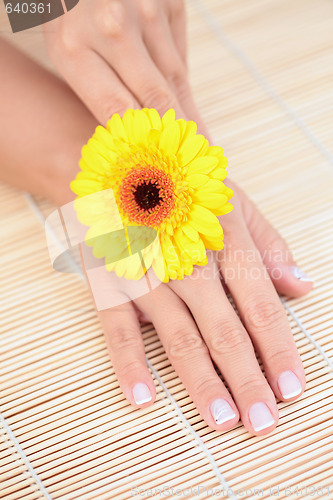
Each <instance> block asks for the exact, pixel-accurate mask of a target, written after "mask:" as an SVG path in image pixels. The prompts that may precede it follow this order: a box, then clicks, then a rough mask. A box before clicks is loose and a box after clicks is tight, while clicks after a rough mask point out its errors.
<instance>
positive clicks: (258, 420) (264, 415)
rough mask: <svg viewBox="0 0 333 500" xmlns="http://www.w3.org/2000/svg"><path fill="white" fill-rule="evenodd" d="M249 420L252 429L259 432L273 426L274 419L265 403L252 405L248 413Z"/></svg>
mask: <svg viewBox="0 0 333 500" xmlns="http://www.w3.org/2000/svg"><path fill="white" fill-rule="evenodd" d="M249 418H250V421H251V424H252V426H253V429H254V430H255V431H256V432H257V431H261V430H262V429H266V428H267V427H270V426H271V425H273V424H274V418H273V417H272V414H271V412H270V411H269V408H268V406H267V405H266V404H265V403H261V402H259V403H254V404H253V405H252V406H251V408H250V411H249Z"/></svg>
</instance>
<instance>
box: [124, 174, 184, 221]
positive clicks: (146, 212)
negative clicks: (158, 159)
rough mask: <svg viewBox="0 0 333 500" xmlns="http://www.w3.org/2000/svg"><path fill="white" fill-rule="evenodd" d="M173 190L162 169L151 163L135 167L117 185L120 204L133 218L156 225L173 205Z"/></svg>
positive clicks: (171, 183)
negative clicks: (118, 186) (118, 185)
mask: <svg viewBox="0 0 333 500" xmlns="http://www.w3.org/2000/svg"><path fill="white" fill-rule="evenodd" d="M174 191H175V187H174V184H173V182H172V180H171V178H170V177H169V175H167V174H166V173H165V172H163V170H160V169H158V168H156V167H152V166H151V165H148V166H144V167H139V168H134V169H132V170H131V171H130V172H129V174H128V175H127V176H126V177H125V178H124V180H123V182H122V184H121V186H120V203H121V207H122V209H123V210H124V212H125V213H126V215H127V216H128V217H129V219H130V220H131V221H132V222H135V223H137V224H140V225H143V226H158V225H159V224H161V222H163V221H164V220H165V219H166V218H167V217H168V216H169V214H170V212H171V210H172V209H173V208H174V204H175V200H174Z"/></svg>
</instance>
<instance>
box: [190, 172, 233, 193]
mask: <svg viewBox="0 0 333 500" xmlns="http://www.w3.org/2000/svg"><path fill="white" fill-rule="evenodd" d="M192 177H193V176H191V178H192ZM225 189H226V186H225V185H224V184H223V182H221V181H218V180H217V179H208V181H207V182H205V183H204V184H202V185H201V186H198V191H199V192H200V193H202V194H204V193H205V194H207V193H216V194H218V193H221V194H224V192H225ZM193 194H194V195H196V196H197V195H198V194H197V192H195V193H193Z"/></svg>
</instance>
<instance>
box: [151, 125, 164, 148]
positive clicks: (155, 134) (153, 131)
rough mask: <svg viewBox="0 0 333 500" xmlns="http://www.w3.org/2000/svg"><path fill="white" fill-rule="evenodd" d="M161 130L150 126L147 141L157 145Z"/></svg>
mask: <svg viewBox="0 0 333 500" xmlns="http://www.w3.org/2000/svg"><path fill="white" fill-rule="evenodd" d="M160 138H161V132H160V131H159V130H157V129H156V128H151V129H150V130H149V135H148V143H149V144H154V145H155V146H158V145H159V143H160Z"/></svg>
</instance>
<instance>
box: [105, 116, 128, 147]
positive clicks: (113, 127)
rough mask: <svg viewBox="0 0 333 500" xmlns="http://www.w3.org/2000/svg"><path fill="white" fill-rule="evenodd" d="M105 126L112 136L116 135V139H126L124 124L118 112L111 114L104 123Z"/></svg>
mask: <svg viewBox="0 0 333 500" xmlns="http://www.w3.org/2000/svg"><path fill="white" fill-rule="evenodd" d="M106 128H107V129H108V131H109V132H110V134H111V135H112V136H113V137H117V139H121V140H123V141H127V140H128V137H127V134H126V132H125V127H124V124H123V122H122V119H121V118H120V116H119V115H118V113H115V114H114V115H112V117H111V119H110V120H109V121H108V123H107V125H106Z"/></svg>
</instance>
